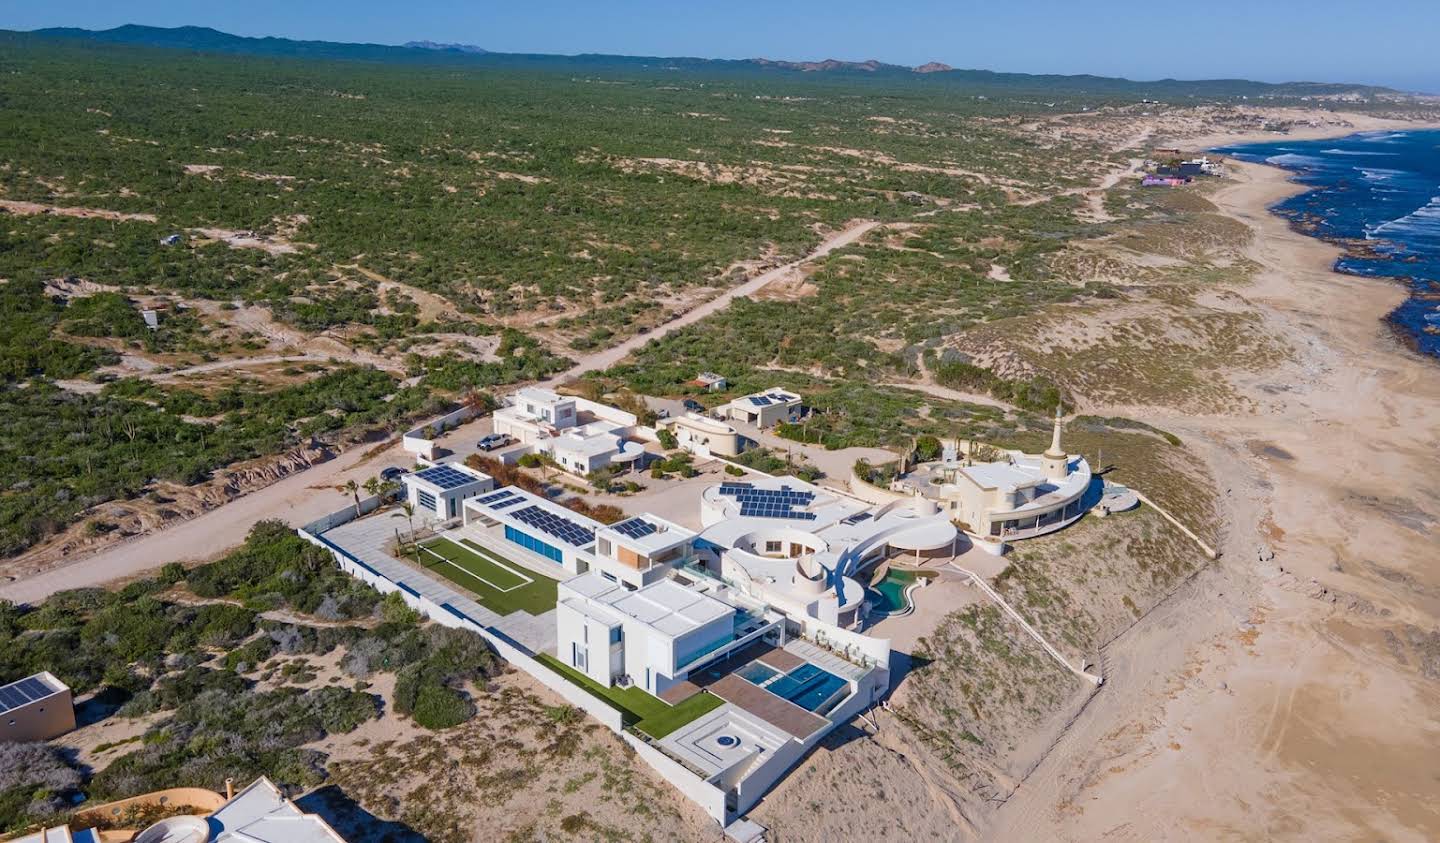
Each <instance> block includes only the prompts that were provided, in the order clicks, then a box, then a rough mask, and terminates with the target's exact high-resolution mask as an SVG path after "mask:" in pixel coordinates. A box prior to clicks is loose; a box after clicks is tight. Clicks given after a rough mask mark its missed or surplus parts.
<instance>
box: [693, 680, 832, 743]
mask: <svg viewBox="0 0 1440 843" xmlns="http://www.w3.org/2000/svg"><path fill="white" fill-rule="evenodd" d="M706 690H707V691H709V692H710V693H712V694H714V695H715V696H717V697H719V698H720V699H722V700H724V701H726V702H728V703H730V704H732V705H736V706H739V707H740V708H743V709H745V710H746V711H748V712H750V713H751V714H753V715H755V716H756V717H759V718H760V719H761V720H764V721H765V722H766V723H769V724H770V725H772V726H774V727H775V728H777V729H780V730H781V731H784V732H789V733H790V734H792V735H794V736H795V737H797V738H799V739H801V740H804V739H805V738H807V737H809V736H810V735H811V734H813V733H814V732H815V731H817V730H819V729H822V728H824V727H825V726H828V725H829V724H830V721H828V720H826V719H825V718H823V717H820V716H819V715H817V714H812V713H811V712H808V711H806V710H805V709H803V708H801V707H800V706H798V705H796V704H795V703H792V702H790V701H789V700H783V699H781V698H779V697H777V696H775V695H774V694H772V693H770V692H769V691H767V690H765V689H764V688H761V687H759V686H758V685H755V684H753V683H750V682H747V681H745V680H744V679H741V678H740V677H738V676H736V675H734V674H733V673H732V674H729V675H727V676H725V677H724V678H723V679H721V680H720V681H718V682H715V683H713V684H711V685H710V686H708V687H707V688H706Z"/></svg>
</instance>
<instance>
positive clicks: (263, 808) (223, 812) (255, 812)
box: [209, 776, 345, 843]
mask: <svg viewBox="0 0 1440 843" xmlns="http://www.w3.org/2000/svg"><path fill="white" fill-rule="evenodd" d="M209 821H210V826H211V828H212V829H214V831H215V837H214V840H215V841H216V843H225V841H244V843H345V840H344V838H342V837H341V836H340V835H339V834H336V833H335V829H333V828H331V827H330V826H329V825H328V824H327V823H326V822H325V821H324V820H322V819H321V818H320V817H319V816H317V815H315V814H307V813H305V812H304V811H301V810H300V809H299V808H297V807H296V806H295V803H294V802H291V801H290V800H289V799H286V798H285V796H284V795H283V794H282V793H280V790H279V788H277V787H275V785H273V784H271V783H270V780H269V779H267V778H265V777H264V776H261V777H260V778H258V779H256V780H255V781H254V782H253V783H252V784H251V785H250V786H249V787H247V788H245V789H244V790H242V791H240V792H239V793H237V794H235V798H234V799H231V800H230V801H229V802H226V803H225V804H224V805H221V806H220V808H219V809H218V810H216V811H215V813H213V814H211V815H210V817H209Z"/></svg>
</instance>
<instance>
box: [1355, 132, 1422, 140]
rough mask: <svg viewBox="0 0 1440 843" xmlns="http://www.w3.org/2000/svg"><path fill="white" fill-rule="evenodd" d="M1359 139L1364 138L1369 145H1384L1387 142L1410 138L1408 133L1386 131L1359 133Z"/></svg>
mask: <svg viewBox="0 0 1440 843" xmlns="http://www.w3.org/2000/svg"><path fill="white" fill-rule="evenodd" d="M1360 137H1362V138H1364V139H1365V140H1366V141H1367V142H1369V143H1385V142H1387V141H1392V140H1398V139H1399V138H1408V137H1410V134H1409V133H1408V132H1386V131H1378V132H1361V133H1360Z"/></svg>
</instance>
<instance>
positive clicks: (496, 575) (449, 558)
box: [420, 538, 555, 615]
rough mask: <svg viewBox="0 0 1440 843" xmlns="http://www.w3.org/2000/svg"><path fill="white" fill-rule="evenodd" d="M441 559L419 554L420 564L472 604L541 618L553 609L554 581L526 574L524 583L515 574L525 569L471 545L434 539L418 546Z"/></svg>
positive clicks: (506, 613)
mask: <svg viewBox="0 0 1440 843" xmlns="http://www.w3.org/2000/svg"><path fill="white" fill-rule="evenodd" d="M421 546H422V547H423V548H425V549H426V550H428V551H430V552H431V553H435V554H437V555H439V556H441V557H443V558H444V560H446V561H441V560H440V559H436V558H435V557H434V556H431V555H430V554H429V553H423V552H422V553H421V554H420V564H421V565H422V566H424V568H425V569H426V570H428V571H430V572H431V573H437V574H440V575H441V576H443V577H445V578H446V579H448V580H450V581H451V582H453V583H455V584H456V585H458V586H460V588H461V589H463V590H464V591H465V592H466V593H468V594H471V595H473V596H474V598H475V602H476V603H479V604H480V605H481V606H484V607H485V608H487V609H489V610H490V611H492V612H495V613H496V614H499V615H508V614H510V613H511V612H526V613H528V614H531V615H543V614H544V613H546V612H548V611H550V610H551V609H553V608H555V580H552V579H550V578H549V577H545V576H541V575H540V574H528V575H527V576H529V578H530V580H531V582H529V583H526V582H525V581H524V580H523V579H521V578H520V577H519V576H517V575H516V574H515V573H514V571H523V570H525V569H524V568H523V567H522V566H520V565H516V564H515V563H514V562H511V561H509V560H508V559H503V558H501V557H498V556H496V555H495V554H494V553H493V552H492V551H490V550H488V549H486V548H484V547H481V546H480V545H478V544H475V543H474V542H470V541H465V542H464V544H463V545H462V544H456V543H455V542H453V541H451V540H449V539H444V538H442V539H436V540H435V541H432V542H429V543H426V544H423V545H421Z"/></svg>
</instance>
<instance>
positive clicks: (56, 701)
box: [0, 670, 75, 742]
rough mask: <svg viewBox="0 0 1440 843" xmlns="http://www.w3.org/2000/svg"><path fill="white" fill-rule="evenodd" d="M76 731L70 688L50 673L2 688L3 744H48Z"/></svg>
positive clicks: (0, 728) (0, 731) (0, 736)
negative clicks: (41, 742) (47, 742)
mask: <svg viewBox="0 0 1440 843" xmlns="http://www.w3.org/2000/svg"><path fill="white" fill-rule="evenodd" d="M74 728H75V704H74V700H73V699H72V697H71V694H70V687H69V686H68V685H66V684H65V683H64V682H61V681H60V680H59V679H57V678H55V674H53V673H51V672H50V671H48V670H46V671H41V672H40V673H37V674H35V675H34V676H27V677H25V678H24V679H19V680H16V681H15V682H11V683H10V684H9V685H6V686H4V687H0V741H15V742H21V741H48V740H50V739H51V738H55V737H59V736H60V735H63V734H65V733H66V732H69V731H71V730H72V729H74Z"/></svg>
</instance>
